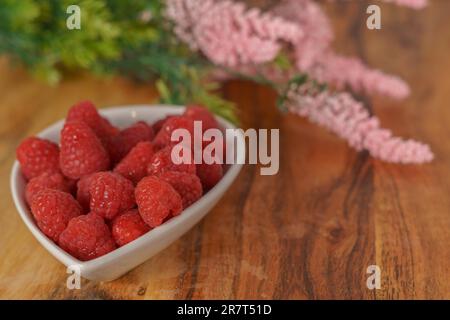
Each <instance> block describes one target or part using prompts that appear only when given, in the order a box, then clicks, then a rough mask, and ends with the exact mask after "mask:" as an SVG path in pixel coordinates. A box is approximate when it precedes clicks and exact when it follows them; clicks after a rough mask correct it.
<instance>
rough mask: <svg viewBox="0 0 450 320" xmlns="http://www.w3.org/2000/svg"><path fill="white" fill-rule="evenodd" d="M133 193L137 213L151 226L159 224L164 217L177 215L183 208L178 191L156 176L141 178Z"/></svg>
mask: <svg viewBox="0 0 450 320" xmlns="http://www.w3.org/2000/svg"><path fill="white" fill-rule="evenodd" d="M135 194H136V202H137V205H138V208H139V213H140V215H141V217H142V219H143V220H144V222H145V223H146V224H148V225H149V226H150V227H152V228H154V227H157V226H159V225H160V224H161V223H163V221H164V220H165V219H166V218H169V217H171V216H176V215H179V214H180V213H181V211H182V210H183V202H182V200H181V196H180V195H179V194H178V192H176V191H175V189H174V188H173V187H172V186H171V185H170V184H168V183H167V182H165V181H163V180H161V179H159V178H157V177H154V176H150V177H145V178H144V179H142V180H141V181H140V182H139V183H138V185H137V187H136V192H135Z"/></svg>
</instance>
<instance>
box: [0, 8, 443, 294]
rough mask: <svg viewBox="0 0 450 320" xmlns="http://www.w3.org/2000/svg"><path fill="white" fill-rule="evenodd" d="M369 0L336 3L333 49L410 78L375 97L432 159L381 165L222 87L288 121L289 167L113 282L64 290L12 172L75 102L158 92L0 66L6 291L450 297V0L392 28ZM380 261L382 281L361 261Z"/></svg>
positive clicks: (246, 174) (261, 100) (252, 122)
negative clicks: (392, 96)
mask: <svg viewBox="0 0 450 320" xmlns="http://www.w3.org/2000/svg"><path fill="white" fill-rule="evenodd" d="M365 8H366V6H365V4H364V3H362V4H361V2H356V1H354V2H352V3H347V4H345V5H340V6H339V7H337V6H336V5H334V6H333V5H329V6H328V9H329V10H328V11H329V12H330V14H332V15H333V17H334V22H335V25H336V28H337V41H336V46H337V47H338V48H339V49H341V51H343V52H346V53H354V54H358V55H360V56H362V57H363V58H364V59H365V60H366V61H367V62H369V63H370V64H371V65H373V66H376V67H379V68H382V69H384V70H386V71H389V72H392V73H396V74H399V75H401V76H402V77H404V78H405V79H406V80H407V81H408V82H409V83H410V85H411V87H412V89H413V93H412V96H411V97H410V98H409V99H408V100H406V101H404V102H400V103H396V102H393V101H389V100H387V99H384V98H373V99H368V100H367V101H368V103H369V104H370V105H371V106H372V108H373V110H374V112H375V113H376V114H377V115H378V116H379V117H380V118H381V120H382V122H383V124H384V125H385V126H387V127H390V128H392V129H393V130H394V132H395V133H397V134H400V135H403V136H412V137H416V138H419V139H422V140H424V141H427V142H429V143H430V144H431V146H432V148H433V149H434V151H435V153H436V160H435V161H434V162H433V163H432V164H430V165H424V166H400V165H391V164H386V163H383V162H380V161H377V160H374V159H372V158H370V157H369V156H368V155H367V154H365V153H356V152H355V151H353V150H352V149H350V148H348V147H347V145H346V144H345V142H343V141H341V140H339V139H338V138H336V137H335V136H333V135H331V134H329V133H327V132H326V131H325V130H323V129H321V128H318V127H317V126H315V125H312V124H309V123H308V122H307V121H305V120H304V119H301V118H299V117H296V116H287V115H282V114H280V113H279V112H278V111H277V110H276V108H275V103H274V101H275V96H274V94H273V93H272V92H270V91H268V90H267V89H265V88H263V87H260V86H255V85H253V84H250V83H247V82H232V83H229V84H227V85H226V86H225V87H224V89H223V93H224V95H225V96H226V97H227V98H229V99H231V100H233V101H235V102H236V103H237V105H238V106H239V108H240V110H241V118H242V120H243V124H244V126H245V127H254V128H280V129H281V167H280V172H279V174H277V175H275V176H260V175H259V169H258V167H256V166H250V165H248V166H246V167H245V168H244V169H243V171H242V172H241V174H240V176H239V178H238V180H237V181H236V182H235V183H234V185H233V186H232V188H231V189H230V190H229V191H228V192H227V194H226V196H225V197H224V198H223V199H222V200H221V201H220V203H219V204H218V205H217V206H216V208H215V209H214V210H212V212H211V213H210V214H209V215H208V216H207V217H206V218H205V219H204V220H203V221H202V222H201V223H200V224H198V225H197V226H196V227H194V228H193V229H192V230H191V231H190V232H189V233H187V234H186V235H185V236H184V237H182V238H181V239H180V240H178V241H176V242H175V243H174V244H173V245H171V246H170V247H169V248H168V249H166V250H164V251H163V252H161V253H160V254H158V255H157V256H155V257H154V258H152V259H150V260H149V261H147V262H146V263H144V264H143V265H141V266H139V267H138V268H136V269H134V270H133V271H131V272H129V273H128V274H127V275H125V276H123V277H122V278H120V279H118V280H116V281H113V282H110V283H94V282H89V281H83V282H82V289H81V290H74V291H71V290H68V289H66V286H65V283H66V277H67V274H66V269H65V267H63V265H61V264H60V263H59V262H58V261H56V260H55V259H54V258H53V257H52V256H51V255H50V254H49V253H47V252H46V251H45V249H43V248H42V247H41V246H40V245H39V243H38V242H37V241H36V240H35V239H34V237H33V236H32V235H31V233H30V232H29V231H28V230H27V228H26V227H25V225H24V224H23V222H22V221H21V219H20V217H19V215H18V214H17V212H16V209H15V208H14V205H13V202H12V200H11V195H10V192H9V174H10V169H11V166H12V163H13V160H14V150H15V148H16V146H17V144H18V143H19V142H20V141H21V139H23V138H24V137H26V136H29V135H32V134H35V133H36V132H38V131H40V130H41V129H43V128H44V127H46V126H48V125H50V124H51V123H53V122H54V121H56V120H58V119H60V118H62V117H64V115H65V114H66V112H67V109H68V108H69V106H70V105H71V104H72V103H74V102H76V101H78V100H80V99H92V100H93V101H95V102H96V103H97V104H98V105H100V106H109V105H120V104H133V103H150V102H152V101H153V100H154V98H155V91H154V90H153V89H152V88H151V87H150V86H149V85H143V84H141V85H137V84H135V83H131V82H129V81H127V80H124V79H116V78H113V79H96V78H94V77H91V76H79V77H72V78H69V79H67V80H65V81H64V82H63V83H62V84H61V85H60V86H59V87H49V86H47V85H45V84H42V83H40V82H38V81H36V80H33V79H31V78H30V77H29V76H28V75H27V74H26V73H25V72H24V71H23V70H20V69H13V68H12V67H11V66H9V65H8V63H7V61H6V60H5V59H3V60H1V62H0V97H1V99H0V123H1V125H0V186H1V191H2V192H1V194H0V226H1V227H0V252H1V253H0V298H44V299H46V298H50V299H59V298H64V299H65V298H77V299H78V298H80V299H84V298H94V299H121V298H124V299H160V298H166V299H173V298H175V299H183V298H188V299H191V298H192V299H201V298H213V299H216V298H218V299H220V298H225V299H228V298H258V299H259V298H261V299H270V298H274V299H297V298H300V299H322V298H332V299H333V298H340V299H346V298H351V299H361V298H364V299H383V298H395V299H396V298H416V299H421V298H427V299H428V298H435V299H437V298H447V299H448V298H450V277H449V275H450V268H449V266H450V232H449V230H450V142H449V137H450V125H449V122H450V105H449V104H450V59H449V51H450V19H449V17H448V13H449V12H450V1H443V0H441V1H434V2H433V4H432V6H431V7H429V8H428V9H426V10H425V11H422V12H415V11H411V10H407V9H401V8H395V7H390V6H384V5H383V6H382V10H383V11H382V14H383V15H382V18H383V20H382V22H383V29H382V30H381V31H369V30H367V29H366V28H365V18H366V14H365ZM369 265H378V266H379V267H380V268H381V289H379V290H369V289H367V287H366V279H367V277H368V276H369V275H368V274H366V268H367V267H368V266H369Z"/></svg>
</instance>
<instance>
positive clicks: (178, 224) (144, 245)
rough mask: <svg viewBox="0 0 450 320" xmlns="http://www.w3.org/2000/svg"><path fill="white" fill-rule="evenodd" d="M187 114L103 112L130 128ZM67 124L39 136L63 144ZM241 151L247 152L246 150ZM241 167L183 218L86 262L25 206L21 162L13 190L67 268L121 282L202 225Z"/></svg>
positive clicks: (150, 109)
mask: <svg viewBox="0 0 450 320" xmlns="http://www.w3.org/2000/svg"><path fill="white" fill-rule="evenodd" d="M183 111H184V108H183V107H175V106H144V105H139V106H119V107H113V108H109V109H102V110H101V111H100V112H101V114H102V115H103V116H105V117H107V118H108V119H109V120H110V121H111V122H112V123H113V124H114V125H116V126H118V127H126V126H128V125H131V124H132V123H134V122H136V121H139V120H143V121H147V122H150V123H153V122H154V121H156V120H159V119H161V118H163V117H164V116H166V115H168V114H181V113H182V112H183ZM217 120H218V121H219V123H220V124H221V125H222V126H223V127H224V128H235V127H234V126H233V125H232V124H231V123H229V122H228V121H226V120H224V119H221V118H217ZM63 124H64V121H63V120H61V121H59V122H57V123H55V124H54V125H52V126H50V127H48V128H47V129H45V130H44V131H42V132H41V133H39V134H38V136H39V137H42V138H45V139H49V140H51V141H54V142H59V134H60V131H61V129H62V127H63ZM244 143H245V142H244V138H243V136H242V135H241V134H239V135H238V136H237V139H236V146H237V145H242V146H243V145H244ZM237 149H238V150H245V148H237ZM236 156H237V159H238V160H239V161H237V163H244V160H245V154H237V155H236ZM241 167H242V165H240V164H233V165H231V166H230V167H229V169H228V170H227V172H226V174H225V175H224V177H223V178H222V180H221V181H220V182H219V183H218V184H217V185H216V186H215V187H214V188H213V189H211V190H210V191H209V192H208V193H206V194H205V195H204V196H203V197H202V198H201V199H200V200H198V201H197V202H196V203H194V204H193V205H191V206H190V207H189V208H187V209H186V210H184V211H183V212H182V214H181V215H179V216H177V217H175V218H172V219H170V220H169V221H167V222H166V223H164V224H162V225H161V226H159V227H157V228H155V229H153V230H151V231H150V232H148V233H147V234H145V235H143V236H141V237H140V238H138V239H136V240H134V241H132V242H131V243H128V244H127V245H125V246H123V247H120V248H118V249H116V250H114V251H113V252H111V253H109V254H106V255H104V256H102V257H99V258H97V259H93V260H90V261H86V262H83V261H79V260H78V259H76V258H74V257H72V256H71V255H69V254H68V253H66V252H65V251H64V250H62V249H61V248H59V247H58V246H57V245H56V244H55V243H54V242H53V241H51V240H50V239H49V238H47V237H46V236H45V235H44V234H43V233H42V232H41V231H40V230H39V228H38V227H37V226H36V224H35V221H34V219H33V216H32V214H31V212H30V210H29V208H28V206H27V204H26V203H25V199H24V189H25V180H24V178H23V176H22V173H21V172H20V166H19V163H18V162H17V161H16V162H15V163H14V166H13V168H12V172H11V191H12V195H13V199H14V203H15V205H16V207H17V210H18V212H19V214H20V216H21V217H22V219H23V221H24V222H25V224H26V225H27V227H28V229H30V231H31V233H32V234H33V235H34V236H35V237H36V239H37V240H38V241H39V242H40V243H41V244H42V245H43V246H44V247H45V248H46V249H47V250H48V251H49V252H50V253H51V254H52V255H53V256H54V257H55V258H56V259H58V260H59V261H61V262H62V263H63V264H65V265H66V266H78V267H79V268H80V269H79V270H80V271H81V275H82V276H83V277H84V278H87V279H90V280H96V281H110V280H114V279H117V278H118V277H120V276H122V275H123V274H125V273H126V272H128V271H130V270H131V269H133V268H134V267H136V266H138V265H139V264H141V263H143V262H144V261H146V260H147V259H149V258H150V257H152V256H153V255H155V254H157V253H158V252H159V251H161V250H163V249H164V248H166V247H167V246H169V245H170V244H171V243H172V242H174V241H175V240H177V239H178V238H179V237H181V236H182V235H183V234H184V233H186V232H187V231H188V230H189V229H191V228H192V227H193V226H194V225H195V224H196V223H198V222H199V221H200V220H201V219H202V218H203V217H204V216H205V215H206V214H207V213H208V212H209V211H210V210H211V208H212V207H213V206H214V205H215V204H216V203H217V201H219V199H220V198H221V197H222V196H223V194H224V193H225V191H226V190H227V189H228V188H229V187H230V185H231V184H232V182H233V181H234V180H235V179H236V177H237V175H238V173H239V171H240V170H241Z"/></svg>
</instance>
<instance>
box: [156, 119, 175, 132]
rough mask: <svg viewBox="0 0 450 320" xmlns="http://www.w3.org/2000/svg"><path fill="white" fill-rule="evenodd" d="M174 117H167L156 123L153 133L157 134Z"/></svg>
mask: <svg viewBox="0 0 450 320" xmlns="http://www.w3.org/2000/svg"><path fill="white" fill-rule="evenodd" d="M172 117H173V116H166V117H165V118H162V119H160V120H158V121H156V122H155V123H154V124H153V126H152V129H153V132H154V133H155V134H157V133H158V132H159V130H161V128H162V127H163V125H164V123H166V121H167V120H168V119H170V118H172Z"/></svg>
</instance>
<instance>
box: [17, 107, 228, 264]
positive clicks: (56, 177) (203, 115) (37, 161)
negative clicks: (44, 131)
mask: <svg viewBox="0 0 450 320" xmlns="http://www.w3.org/2000/svg"><path fill="white" fill-rule="evenodd" d="M194 121H201V122H202V130H207V129H209V128H219V125H218V123H217V122H216V120H215V118H214V117H213V115H212V114H211V113H210V112H209V111H207V109H205V108H204V107H202V106H198V105H192V106H188V107H187V108H186V110H185V112H184V113H183V114H182V115H181V116H178V115H171V116H167V117H166V118H164V119H161V120H159V121H157V122H156V123H154V124H153V125H150V124H148V123H146V122H144V121H139V122H136V123H135V124H133V125H132V126H130V127H128V128H125V129H122V130H120V129H118V128H116V127H114V126H113V125H112V124H111V123H110V122H109V121H108V120H107V119H106V118H104V117H102V116H101V115H100V114H99V113H98V112H97V109H96V108H95V106H94V104H93V103H92V102H90V101H83V102H80V103H78V104H76V105H74V106H72V107H71V108H70V110H69V112H68V115H67V118H66V122H65V124H64V128H63V129H62V130H61V136H60V144H59V145H58V144H55V143H53V142H51V141H49V140H45V139H41V138H38V137H31V138H27V139H25V140H24V141H23V142H22V143H21V144H20V145H19V147H18V148H17V150H16V153H17V160H18V161H19V163H20V166H21V171H22V173H23V175H24V177H25V179H26V181H27V185H26V190H25V200H26V202H27V203H28V205H29V206H30V209H31V212H32V214H33V216H34V219H35V221H36V224H37V226H38V227H39V228H40V229H41V231H42V232H43V233H44V234H45V235H46V236H47V237H49V238H50V239H52V240H53V241H54V242H55V243H57V244H58V245H59V246H60V247H61V248H62V249H63V250H65V251H66V252H68V253H69V254H70V255H72V256H74V257H75V258H77V259H79V260H82V261H87V260H91V259H94V258H97V257H100V256H102V255H104V254H107V253H108V252H111V251H113V250H114V249H116V248H117V247H120V246H123V245H125V244H127V243H129V242H131V241H133V240H135V239H136V238H138V237H140V236H142V235H143V234H145V233H147V232H149V231H150V230H152V229H153V228H156V227H158V226H159V225H161V224H162V223H164V222H166V221H167V220H169V219H171V218H172V217H174V216H177V215H179V214H180V213H182V211H183V210H184V209H185V208H187V207H188V206H190V205H191V204H193V203H194V202H196V201H197V200H198V199H199V198H201V197H202V195H203V194H204V193H205V192H207V191H208V190H210V189H211V188H212V187H214V185H215V184H217V183H218V182H219V180H220V179H221V178H222V176H223V166H222V165H221V164H219V163H212V164H206V163H205V162H203V163H202V164H194V161H193V158H192V161H191V163H181V164H175V163H174V162H173V161H172V157H171V152H172V148H174V147H175V146H176V142H173V141H171V134H172V132H173V131H174V130H175V129H178V128H184V129H187V130H188V131H189V132H190V133H191V135H192V136H193V131H194ZM207 144H208V143H205V142H203V143H202V148H205V147H206V145H207ZM192 145H193V144H192ZM187 156H188V157H193V150H191V152H190V154H189V155H187Z"/></svg>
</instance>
